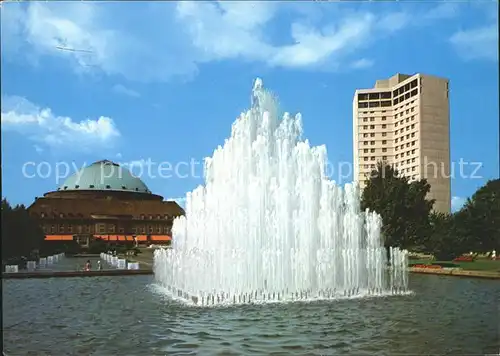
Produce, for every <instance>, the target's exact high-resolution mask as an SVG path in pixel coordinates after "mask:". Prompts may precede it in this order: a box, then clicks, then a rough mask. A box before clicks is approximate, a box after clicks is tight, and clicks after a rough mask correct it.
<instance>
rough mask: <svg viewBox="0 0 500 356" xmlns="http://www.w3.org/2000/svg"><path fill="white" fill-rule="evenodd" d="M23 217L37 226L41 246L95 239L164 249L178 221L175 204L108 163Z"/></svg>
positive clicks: (69, 182) (98, 165)
mask: <svg viewBox="0 0 500 356" xmlns="http://www.w3.org/2000/svg"><path fill="white" fill-rule="evenodd" d="M28 211H29V213H30V214H31V215H32V216H35V217H36V218H37V219H38V220H39V221H40V223H41V225H42V228H43V231H44V233H45V240H47V241H72V240H76V241H77V242H79V243H80V244H82V245H88V244H89V243H90V242H91V241H93V240H95V239H103V240H107V241H127V240H128V241H134V240H136V241H137V242H138V243H141V242H142V243H169V242H170V240H171V228H172V223H173V219H174V218H175V217H178V216H181V215H184V210H183V209H182V208H181V207H180V206H179V205H178V204H177V203H176V202H174V201H164V200H163V197H162V196H160V195H156V194H153V193H152V192H151V191H150V190H149V189H148V187H147V186H146V184H144V182H143V181H142V180H141V179H139V178H137V177H134V176H133V175H132V174H131V173H130V171H129V170H128V169H127V168H125V167H122V166H120V165H118V164H116V163H114V162H111V161H108V160H103V161H98V162H95V163H93V164H91V165H90V166H87V167H85V168H83V169H82V170H80V171H79V172H77V173H75V174H74V175H72V176H70V177H68V178H67V179H66V181H65V182H64V183H63V184H62V185H61V186H60V187H59V188H57V190H56V191H52V192H48V193H45V194H44V196H43V197H41V198H35V201H34V202H33V204H32V205H31V206H30V207H29V208H28Z"/></svg>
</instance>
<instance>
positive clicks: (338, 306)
mask: <svg viewBox="0 0 500 356" xmlns="http://www.w3.org/2000/svg"><path fill="white" fill-rule="evenodd" d="M153 282H154V281H153V277H152V276H123V277H95V278H94V277H93V278H52V279H26V280H4V281H3V302H4V305H3V318H4V319H3V327H4V329H3V337H4V351H5V353H6V354H7V355H189V354H192V355H195V354H198V355H345V354H353V355H395V354H419V355H421V354H450V355H458V354H485V353H490V354H493V353H498V351H499V350H500V343H499V338H498V331H499V329H498V328H499V318H498V314H499V312H498V299H497V298H498V295H499V292H500V290H499V287H500V284H499V283H498V282H497V281H485V280H478V279H462V278H457V277H446V276H432V275H411V279H410V286H411V289H412V290H413V291H414V292H415V294H414V295H411V296H401V297H389V298H373V299H358V300H343V301H333V302H315V303H290V304H268V305H247V306H240V307H226V308H206V309H202V308H196V307H185V306H183V305H180V304H177V303H174V302H172V301H170V300H168V299H166V298H165V296H164V295H163V294H162V293H161V292H160V291H159V289H158V288H157V287H156V286H155V284H154V283H153Z"/></svg>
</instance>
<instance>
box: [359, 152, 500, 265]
mask: <svg viewBox="0 0 500 356" xmlns="http://www.w3.org/2000/svg"><path fill="white" fill-rule="evenodd" d="M430 189H431V187H430V185H429V183H428V182H427V180H426V179H421V180H417V181H413V182H409V181H408V178H406V177H403V176H401V175H400V174H399V172H398V171H397V169H395V168H393V167H392V166H390V165H388V164H386V163H382V162H379V163H378V164H377V168H376V169H375V170H374V171H373V172H372V173H371V176H370V177H369V180H368V181H367V185H366V187H365V188H364V189H363V193H362V198H361V207H362V209H370V210H373V211H376V212H377V213H379V214H380V215H381V217H382V221H383V226H382V235H383V238H384V244H385V246H386V247H388V246H397V247H401V248H405V249H408V250H410V251H415V252H426V253H431V254H433V255H434V256H435V257H436V259H439V260H450V259H453V258H454V257H457V256H460V255H462V254H464V253H468V252H470V251H473V252H477V253H487V252H491V251H492V250H496V251H498V250H500V179H495V180H490V181H488V182H487V183H486V184H485V185H484V186H482V187H481V188H479V189H478V190H477V191H476V192H475V193H474V194H473V195H472V196H471V197H470V198H468V199H467V201H466V202H465V204H464V205H463V206H462V208H461V209H460V210H459V211H457V212H453V213H450V214H444V213H439V212H434V211H433V210H432V208H433V206H434V200H431V199H427V194H428V193H429V191H430Z"/></svg>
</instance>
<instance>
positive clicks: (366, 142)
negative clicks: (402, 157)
mask: <svg viewBox="0 0 500 356" xmlns="http://www.w3.org/2000/svg"><path fill="white" fill-rule="evenodd" d="M361 142H363V146H368V143H369V144H370V145H371V146H375V141H361ZM382 144H383V145H386V144H387V140H382Z"/></svg>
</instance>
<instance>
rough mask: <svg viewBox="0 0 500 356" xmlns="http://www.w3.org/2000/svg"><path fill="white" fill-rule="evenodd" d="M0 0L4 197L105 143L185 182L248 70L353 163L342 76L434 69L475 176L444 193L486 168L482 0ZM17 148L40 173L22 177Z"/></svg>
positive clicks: (180, 185)
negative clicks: (445, 85)
mask: <svg viewBox="0 0 500 356" xmlns="http://www.w3.org/2000/svg"><path fill="white" fill-rule="evenodd" d="M2 6H3V8H2V19H1V20H2V173H3V176H2V190H3V191H2V195H3V196H6V197H7V198H8V199H9V200H11V201H12V202H14V203H25V204H30V203H31V202H32V200H33V199H34V198H35V197H36V196H40V195H42V194H43V193H44V192H47V191H50V190H55V189H56V188H57V186H58V185H59V184H61V183H62V178H59V181H57V179H56V176H55V173H54V172H55V167H56V164H57V162H67V166H68V167H70V170H71V169H73V172H74V169H76V168H77V167H81V166H82V165H84V164H90V163H92V162H93V161H96V160H100V159H105V158H106V159H110V160H114V161H117V162H121V163H129V164H130V163H131V162H135V163H137V166H134V169H138V170H136V171H134V169H133V172H136V174H139V172H140V169H139V163H140V162H144V160H146V161H147V160H148V159H150V160H151V161H152V162H155V163H156V164H158V163H159V162H168V163H167V167H168V165H170V167H171V168H169V169H175V167H177V169H178V175H182V176H188V175H189V176H191V177H170V176H174V175H175V174H173V173H172V174H168V173H167V174H166V175H167V176H169V177H165V178H159V177H158V175H157V174H155V176H156V177H148V175H147V174H144V175H142V178H143V180H144V181H145V183H146V184H147V185H148V186H149V188H150V189H151V190H152V191H153V192H155V193H157V194H161V195H163V196H164V197H165V198H173V197H182V196H184V195H185V193H186V192H187V191H189V190H192V189H193V188H195V187H196V185H198V184H200V183H202V179H201V178H200V177H201V173H202V169H201V165H199V166H197V165H196V163H195V164H194V167H195V169H194V170H195V171H194V174H192V173H190V172H189V169H188V168H186V166H180V165H179V164H178V163H179V162H190V161H191V160H196V161H201V160H202V159H203V158H204V157H206V156H211V155H212V152H213V150H214V149H215V148H216V147H217V145H219V144H223V142H224V139H225V138H226V137H228V136H229V134H230V130H231V124H232V122H233V121H234V119H235V118H236V117H237V116H238V115H239V114H240V112H242V111H244V110H245V109H247V108H248V106H249V104H250V90H251V87H252V83H253V80H254V79H255V78H256V77H261V78H262V79H263V80H264V84H265V86H266V87H268V88H270V89H271V90H272V91H273V92H275V93H276V94H277V95H278V96H279V99H280V103H281V105H282V107H283V109H284V110H286V111H289V112H292V113H295V112H301V113H302V117H303V123H304V132H305V137H306V138H308V139H309V140H310V141H311V143H312V144H314V145H320V144H325V145H326V147H327V149H328V156H329V160H330V161H331V162H333V164H334V165H335V164H338V163H339V162H352V97H353V94H354V91H355V89H356V88H369V87H372V86H373V85H374V82H375V80H376V79H382V78H387V77H389V76H391V75H393V74H395V73H396V72H401V73H409V74H412V73H416V72H421V73H425V74H431V75H438V76H442V77H447V78H449V79H450V100H451V147H452V161H453V162H455V164H456V165H458V162H459V161H460V159H463V160H464V161H467V162H481V163H482V166H481V169H480V170H479V171H478V172H476V176H481V177H482V178H476V179H470V178H469V179H467V178H460V177H457V178H455V179H453V182H452V195H453V197H454V198H453V205H454V206H455V207H457V206H459V205H460V204H461V203H462V202H463V200H464V198H465V197H468V196H470V195H471V194H473V193H474V191H475V190H476V189H477V188H478V187H479V186H481V185H483V184H484V183H485V182H486V181H487V180H488V179H491V178H497V177H498V171H499V163H498V162H499V156H498V155H499V152H498V151H499V143H498V135H499V127H498V120H499V119H498V118H499V112H498V16H497V14H498V4H497V2H496V1H492V2H479V1H476V2H463V3H458V2H437V1H436V2H422V3H417V2H405V1H400V2H380V3H373V2H343V3H317V2H300V3H294V2H271V1H269V2H264V1H261V2H257V3H252V2H239V3H232V2H224V3H217V2H208V1H207V2H198V3H191V2H179V3H175V2H123V3H121V2H112V3H88V2H65V3H54V2H33V3H8V4H6V3H4V4H3V5H2ZM68 49H73V50H78V51H70V50H68ZM141 160H142V161H141ZM26 162H35V163H36V165H37V166H39V167H42V171H41V174H42V177H40V176H38V177H34V178H28V177H27V176H26V175H27V174H28V175H30V176H31V175H33V174H34V169H33V166H29V167H28V166H27V167H28V168H29V169H28V170H27V171H26V172H27V173H26V174H25V173H23V166H24V165H25V163H26ZM41 162H48V164H46V165H45V167H44V166H40V163H41ZM49 166H50V167H51V174H50V175H49V176H48V177H47V178H44V177H45V175H47V174H48V173H49V172H48V167H49ZM59 167H61V168H60V171H61V175H64V174H65V173H66V172H64V168H62V167H63V166H62V165H61V164H60V165H59ZM72 167H74V168H72ZM151 167H153V168H152V169H153V171H152V172H153V174H154V172H157V170H156V171H155V170H154V169H155V168H154V167H155V165H152V166H151ZM156 167H157V166H156ZM164 167H165V164H164ZM182 167H184V168H182ZM156 169H157V168H156ZM73 172H67V173H73ZM464 172H465V173H466V174H468V175H470V174H471V173H472V168H466V169H465V171H464ZM67 173H66V174H67ZM164 175H165V173H164ZM193 175H194V177H193ZM351 179H352V178H351ZM58 183H59V184H58Z"/></svg>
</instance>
